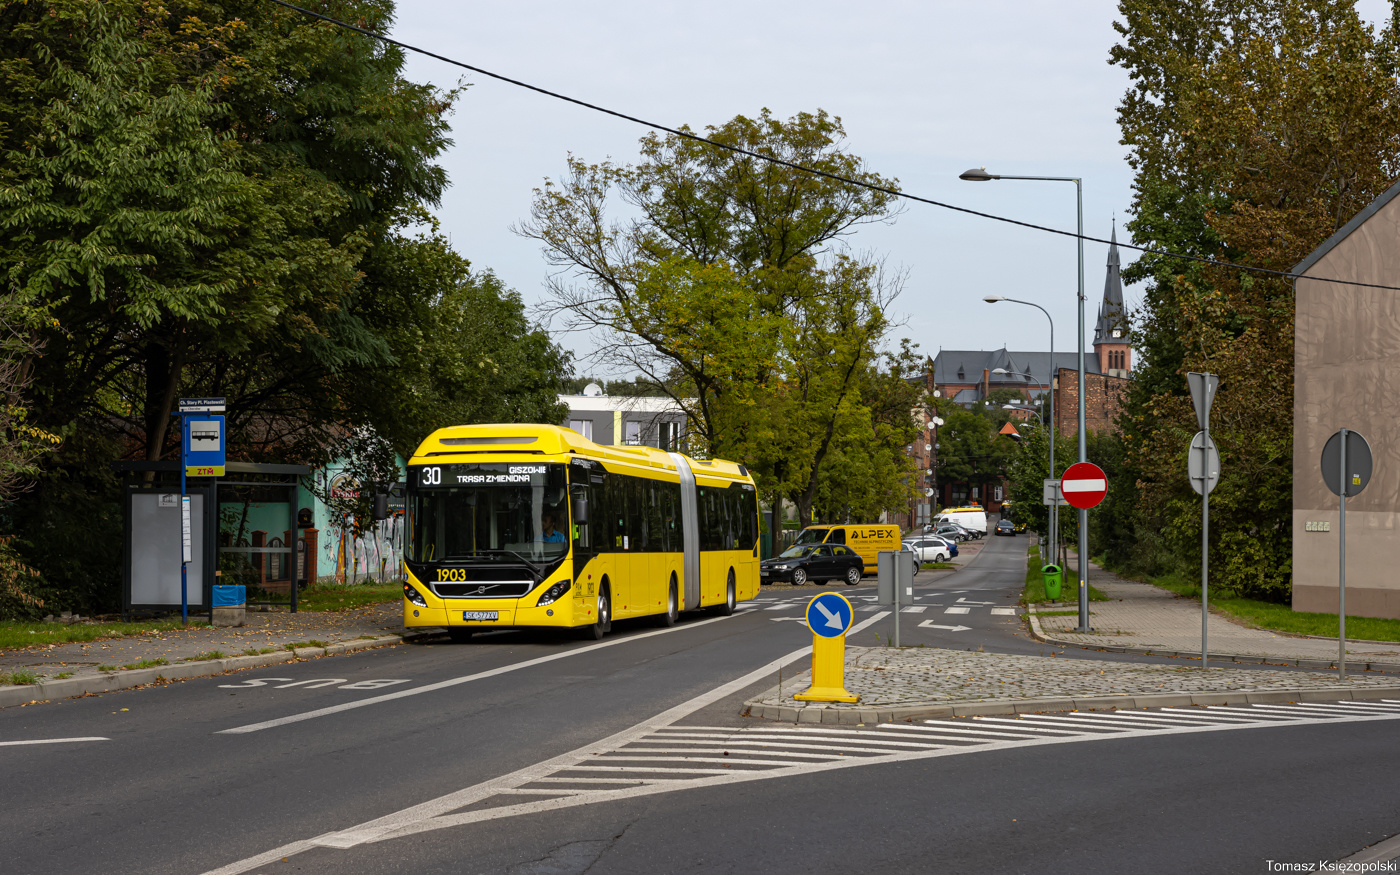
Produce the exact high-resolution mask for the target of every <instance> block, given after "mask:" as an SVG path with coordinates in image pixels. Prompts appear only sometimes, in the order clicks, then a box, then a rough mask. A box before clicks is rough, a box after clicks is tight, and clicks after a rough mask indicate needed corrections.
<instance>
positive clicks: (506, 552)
mask: <svg viewBox="0 0 1400 875" xmlns="http://www.w3.org/2000/svg"><path fill="white" fill-rule="evenodd" d="M476 552H477V553H478V554H485V555H488V556H489V555H493V554H494V555H501V556H514V557H515V558H516V559H518V560H520V561H521V562H522V563H524V564H525V565H528V566H530V570H531V571H534V572H535V573H536V574H538V573H539V570H540V566H539V565H536V564H535V563H533V562H531V561H530V560H529V559H526V558H525V557H524V556H521V555H520V554H519V553H517V552H515V551H514V550H477V551H476Z"/></svg>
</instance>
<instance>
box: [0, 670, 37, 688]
mask: <svg viewBox="0 0 1400 875" xmlns="http://www.w3.org/2000/svg"><path fill="white" fill-rule="evenodd" d="M38 682H39V676H38V675H37V674H35V673H34V672H32V671H25V670H24V669H22V668H17V669H15V670H14V671H12V672H10V673H9V674H0V686H7V685H13V686H16V687H27V686H30V685H32V684H37V683H38Z"/></svg>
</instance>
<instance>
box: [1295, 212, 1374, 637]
mask: <svg viewBox="0 0 1400 875" xmlns="http://www.w3.org/2000/svg"><path fill="white" fill-rule="evenodd" d="M1397 192H1400V185H1397V186H1396V187H1394V188H1392V189H1391V190H1390V191H1388V192H1386V194H1385V195H1383V196H1381V197H1380V198H1378V199H1377V200H1376V202H1375V203H1373V204H1372V205H1371V206H1369V207H1368V208H1367V209H1366V210H1364V211H1363V212H1362V213H1361V214H1360V215H1359V216H1357V218H1356V219H1354V220H1353V221H1352V222H1351V223H1348V225H1347V227H1345V228H1343V229H1342V230H1341V231H1339V232H1338V233H1337V234H1336V235H1334V236H1333V238H1332V239H1331V240H1329V241H1328V242H1327V243H1325V244H1323V246H1322V247H1320V248H1319V250H1318V252H1320V253H1322V254H1321V255H1320V256H1319V255H1318V253H1314V254H1313V255H1312V256H1310V257H1309V260H1305V261H1304V262H1303V263H1302V265H1300V267H1302V268H1303V270H1304V276H1303V277H1301V278H1299V279H1298V280H1297V282H1296V291H1297V321H1296V326H1295V343H1294V353H1293V355H1294V378H1293V379H1294V392H1295V394H1294V401H1293V403H1294V415H1293V609H1294V610H1296V611H1325V612H1329V613H1335V612H1336V611H1337V596H1338V586H1337V581H1338V564H1339V563H1338V558H1339V546H1340V538H1339V532H1338V528H1339V527H1338V521H1339V519H1340V514H1339V499H1338V498H1337V496H1335V495H1333V494H1332V492H1331V491H1330V490H1328V489H1327V487H1326V485H1325V484H1324V483H1323V481H1322V472H1321V460H1322V447H1323V445H1324V444H1325V443H1326V442H1327V439H1328V438H1329V437H1331V436H1332V435H1333V434H1334V433H1335V432H1336V431H1337V430H1338V429H1340V428H1343V427H1345V428H1348V429H1352V430H1355V431H1358V432H1360V433H1361V434H1362V435H1363V436H1364V437H1365V438H1366V439H1367V441H1368V442H1369V443H1370V445H1371V453H1372V455H1373V457H1374V460H1375V462H1374V469H1373V474H1372V477H1371V482H1370V484H1369V485H1368V486H1367V487H1366V489H1365V491H1364V492H1362V493H1361V494H1360V495H1358V496H1356V497H1353V498H1348V499H1347V604H1346V607H1347V615H1348V616H1363V617H1392V618H1400V437H1397V435H1396V429H1397V428H1398V427H1400V292H1394V291H1385V290H1382V289H1368V288H1363V287H1359V286H1353V285H1340V284H1337V283H1328V282H1318V281H1316V280H1310V279H1308V278H1307V277H1309V276H1316V277H1331V278H1336V279H1343V280H1351V281H1356V282H1369V283H1380V284H1383V285H1391V286H1400V197H1397V196H1396V195H1397ZM1348 229H1350V231H1349V232H1348ZM1329 247H1330V249H1329ZM1309 261H1311V262H1312V263H1311V264H1309ZM1309 522H1325V523H1328V524H1329V525H1328V527H1327V528H1328V531H1310V529H1320V528H1322V526H1309V525H1308V523H1309Z"/></svg>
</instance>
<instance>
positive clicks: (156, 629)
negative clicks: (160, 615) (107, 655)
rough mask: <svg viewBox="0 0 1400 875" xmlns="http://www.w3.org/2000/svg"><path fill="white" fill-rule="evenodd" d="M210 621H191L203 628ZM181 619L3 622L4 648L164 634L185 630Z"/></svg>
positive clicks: (0, 636)
mask: <svg viewBox="0 0 1400 875" xmlns="http://www.w3.org/2000/svg"><path fill="white" fill-rule="evenodd" d="M208 625H209V624H208V623H191V624H190V628H202V627H205V626H208ZM183 628H185V626H184V625H182V624H181V623H180V621H179V620H151V621H148V622H144V623H91V624H89V623H74V624H73V625H71V626H70V625H68V624H67V623H10V622H4V623H0V650H15V649H18V648H21V647H36V646H44V645H49V644H68V643H71V642H79V643H82V642H87V641H96V640H98V639H99V638H127V637H130V636H132V635H160V634H161V633H163V632H173V631H175V630H176V629H183Z"/></svg>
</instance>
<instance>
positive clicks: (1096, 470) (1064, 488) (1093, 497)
mask: <svg viewBox="0 0 1400 875" xmlns="http://www.w3.org/2000/svg"><path fill="white" fill-rule="evenodd" d="M1060 493H1061V494H1062V495H1064V497H1065V501H1067V502H1069V503H1070V504H1072V505H1074V506H1075V507H1076V508H1078V509H1079V625H1078V626H1077V627H1076V628H1075V630H1074V631H1076V632H1081V633H1083V632H1092V631H1094V628H1093V627H1092V626H1090V625H1089V511H1090V510H1092V509H1093V508H1096V507H1098V506H1099V503H1100V502H1102V501H1103V500H1104V497H1105V496H1106V495H1108V475H1107V474H1105V473H1104V472H1103V469H1102V468H1100V467H1099V466H1098V465H1095V464H1094V463H1093V462H1075V463H1074V464H1073V465H1070V466H1069V467H1068V468H1066V469H1065V475H1064V476H1063V477H1061V478H1060Z"/></svg>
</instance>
